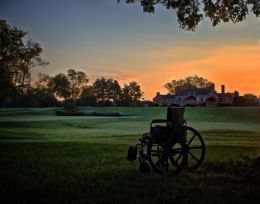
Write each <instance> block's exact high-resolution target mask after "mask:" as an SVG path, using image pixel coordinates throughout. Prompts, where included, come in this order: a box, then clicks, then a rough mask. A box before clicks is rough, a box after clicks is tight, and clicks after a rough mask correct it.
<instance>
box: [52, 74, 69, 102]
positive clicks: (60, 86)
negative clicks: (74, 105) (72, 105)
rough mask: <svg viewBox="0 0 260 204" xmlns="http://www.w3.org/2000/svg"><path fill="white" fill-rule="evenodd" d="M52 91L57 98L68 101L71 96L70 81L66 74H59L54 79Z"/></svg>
mask: <svg viewBox="0 0 260 204" xmlns="http://www.w3.org/2000/svg"><path fill="white" fill-rule="evenodd" d="M51 84H52V90H53V92H54V93H55V95H56V96H57V97H60V98H64V100H65V101H66V100H67V99H68V98H69V97H70V95H71V92H70V81H69V79H68V77H67V76H66V75H65V74H62V73H60V74H57V75H55V76H54V77H53V78H52V83H51Z"/></svg>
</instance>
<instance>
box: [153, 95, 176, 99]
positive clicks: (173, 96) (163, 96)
mask: <svg viewBox="0 0 260 204" xmlns="http://www.w3.org/2000/svg"><path fill="white" fill-rule="evenodd" d="M157 97H159V98H163V99H174V98H175V95H170V94H167V95H159V96H156V97H155V98H154V99H156V98H157Z"/></svg>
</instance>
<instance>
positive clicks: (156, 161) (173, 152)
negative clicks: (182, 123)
mask: <svg viewBox="0 0 260 204" xmlns="http://www.w3.org/2000/svg"><path fill="white" fill-rule="evenodd" d="M186 152H187V151H186V149H185V145H182V144H180V143H178V142H175V143H174V144H172V145H170V147H169V145H168V146H167V142H166V141H159V142H158V141H156V140H151V141H150V142H149V143H148V147H147V154H148V160H149V163H150V165H151V167H152V168H153V169H154V170H155V171H156V172H157V173H160V174H166V175H168V174H171V175H173V174H177V173H179V172H180V171H181V170H183V169H184V168H185V164H186V160H187V156H185V155H186Z"/></svg>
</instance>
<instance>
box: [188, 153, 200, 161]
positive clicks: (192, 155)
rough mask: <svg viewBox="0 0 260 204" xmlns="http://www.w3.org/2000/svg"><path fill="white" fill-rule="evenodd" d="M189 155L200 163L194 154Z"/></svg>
mask: <svg viewBox="0 0 260 204" xmlns="http://www.w3.org/2000/svg"><path fill="white" fill-rule="evenodd" d="M189 155H191V157H192V158H193V159H195V160H196V161H197V162H198V161H199V159H197V158H196V157H195V156H194V154H192V153H191V152H190V151H189Z"/></svg>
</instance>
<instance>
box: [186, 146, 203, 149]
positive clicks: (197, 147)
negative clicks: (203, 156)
mask: <svg viewBox="0 0 260 204" xmlns="http://www.w3.org/2000/svg"><path fill="white" fill-rule="evenodd" d="M189 149H202V146H195V147H189Z"/></svg>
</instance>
